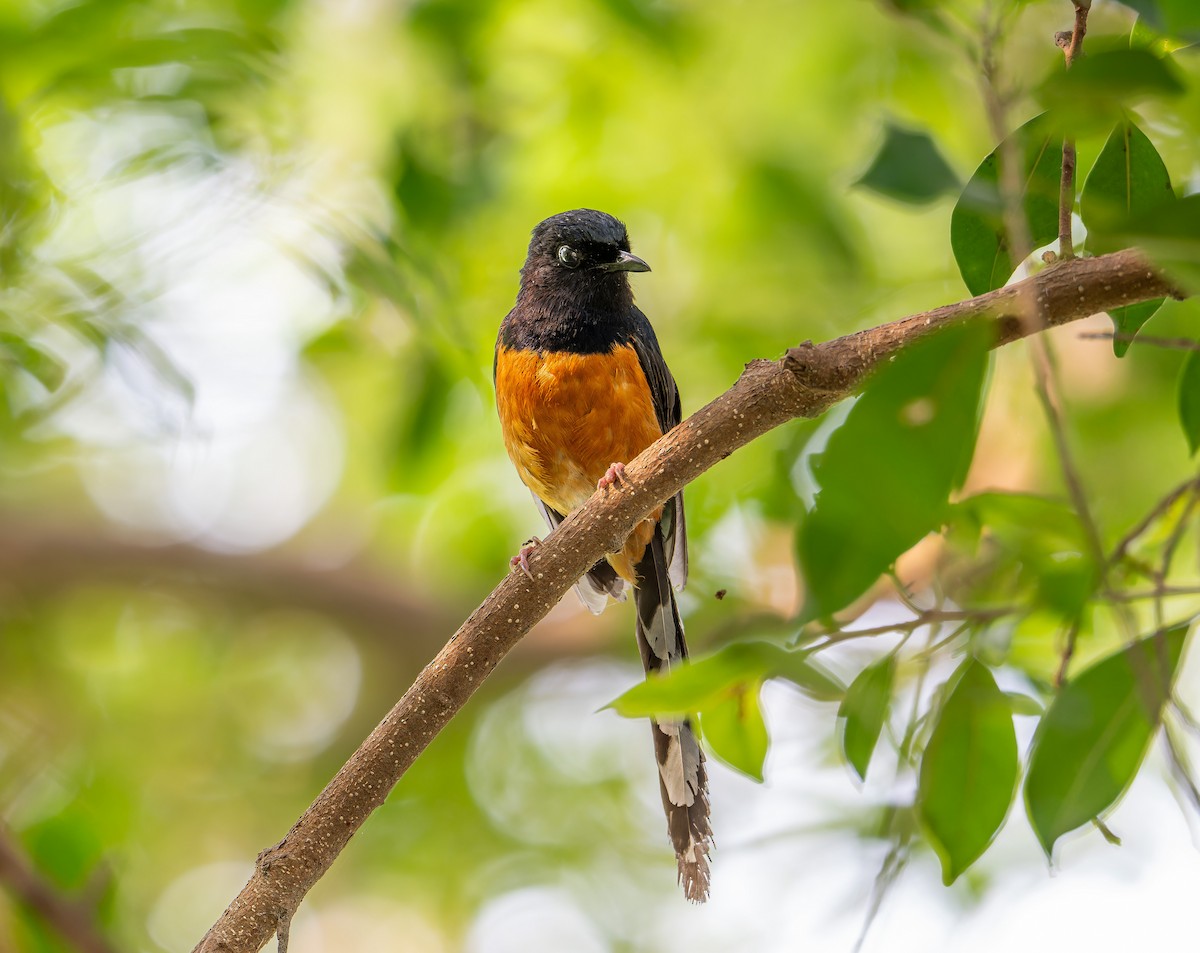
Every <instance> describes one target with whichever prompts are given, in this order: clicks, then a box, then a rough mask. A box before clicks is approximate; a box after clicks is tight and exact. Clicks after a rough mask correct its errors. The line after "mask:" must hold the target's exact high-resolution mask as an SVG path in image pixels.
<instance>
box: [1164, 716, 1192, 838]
mask: <svg viewBox="0 0 1200 953" xmlns="http://www.w3.org/2000/svg"><path fill="white" fill-rule="evenodd" d="M1163 745H1164V746H1165V747H1166V749H1167V763H1168V764H1169V765H1170V766H1171V774H1172V775H1174V777H1175V780H1176V781H1178V782H1179V785H1180V787H1182V788H1183V791H1184V793H1185V794H1187V799H1188V801H1189V802H1190V803H1191V806H1192V810H1193V811H1195V812H1196V814H1197V815H1200V787H1197V786H1196V779H1195V778H1194V777H1193V774H1194V771H1193V770H1192V764H1191V759H1190V758H1189V757H1188V754H1187V749H1186V748H1185V747H1184V744H1183V740H1182V739H1180V738H1177V737H1176V736H1175V729H1174V727H1173V726H1172V725H1171V720H1170V719H1169V718H1163Z"/></svg>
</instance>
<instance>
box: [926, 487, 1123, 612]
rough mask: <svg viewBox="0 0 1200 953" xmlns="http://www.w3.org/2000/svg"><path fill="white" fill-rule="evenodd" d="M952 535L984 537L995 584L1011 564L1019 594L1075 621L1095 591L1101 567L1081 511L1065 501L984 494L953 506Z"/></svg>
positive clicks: (960, 538)
mask: <svg viewBox="0 0 1200 953" xmlns="http://www.w3.org/2000/svg"><path fill="white" fill-rule="evenodd" d="M949 526H950V532H951V537H952V538H955V539H957V540H958V541H959V543H960V545H962V544H965V543H966V542H968V541H970V540H971V539H982V538H986V539H987V541H988V547H989V550H990V552H991V553H992V566H993V570H992V572H991V573H989V574H988V578H989V580H990V581H991V582H992V584H993V585H994V584H995V583H997V582H1001V581H1003V576H1004V565H1005V563H1008V564H1010V565H1011V566H1012V572H1013V574H1014V581H1015V583H1016V584H1017V585H1018V586H1019V590H1018V591H1019V593H1020V598H1021V599H1023V600H1027V601H1028V602H1029V603H1030V608H1043V609H1049V610H1051V612H1053V614H1054V615H1055V616H1057V617H1059V618H1064V619H1069V620H1072V621H1074V620H1076V619H1077V618H1078V616H1079V614H1080V613H1081V612H1082V611H1083V609H1084V607H1085V606H1086V605H1087V603H1088V600H1089V599H1090V598H1091V596H1092V595H1093V593H1094V592H1095V590H1096V586H1097V585H1098V584H1099V580H1100V570H1099V568H1098V567H1097V566H1096V564H1095V561H1094V559H1093V558H1092V554H1091V547H1090V546H1089V544H1088V542H1087V536H1086V534H1085V532H1084V529H1083V525H1082V523H1081V522H1080V521H1079V516H1078V514H1076V513H1075V511H1074V510H1073V509H1072V508H1071V507H1070V506H1069V505H1068V504H1067V503H1065V502H1063V501H1061V500H1053V499H1049V498H1046V497H1040V496H1035V495H1032V494H1026V493H980V494H976V495H975V496H971V497H968V498H966V499H964V500H961V501H960V502H958V503H956V504H955V505H954V506H953V507H952V508H951V510H950V515H949Z"/></svg>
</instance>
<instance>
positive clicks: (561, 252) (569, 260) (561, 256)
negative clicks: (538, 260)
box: [558, 245, 579, 268]
mask: <svg viewBox="0 0 1200 953" xmlns="http://www.w3.org/2000/svg"><path fill="white" fill-rule="evenodd" d="M558 260H559V261H561V262H562V263H563V264H564V265H566V266H567V267H568V268H574V267H575V266H576V265H578V264H579V252H577V251H576V250H575V249H574V248H572V247H571V246H570V245H559V246H558Z"/></svg>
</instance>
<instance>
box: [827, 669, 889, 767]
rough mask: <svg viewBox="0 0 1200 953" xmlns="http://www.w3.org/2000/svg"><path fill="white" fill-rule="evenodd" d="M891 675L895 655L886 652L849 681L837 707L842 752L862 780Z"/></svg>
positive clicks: (882, 716)
mask: <svg viewBox="0 0 1200 953" xmlns="http://www.w3.org/2000/svg"><path fill="white" fill-rule="evenodd" d="M895 678H896V656H895V655H888V656H887V657H886V658H883V659H880V660H879V661H878V662H875V663H873V664H871V665H868V666H867V667H866V668H864V669H863V670H862V671H861V672H859V673H858V677H857V678H855V679H854V681H852V682H851V683H850V687H849V688H847V689H846V697H845V698H844V699H842V704H841V706H840V707H839V708H838V718H839V720H840V721H841V725H842V753H843V754H844V755H845V756H846V760H847V761H848V762H849V763H850V766H851V767H852V768H854V771H855V773H856V774H858V776H859V778H861V779H863V780H866V777H867V766H868V765H869V764H870V762H871V755H872V754H873V753H874V751H875V745H876V744H877V743H878V741H879V734H880V732H881V731H882V730H883V723H884V721H885V720H886V718H887V712H888V705H889V703H890V701H891V697H892V684H893V682H894V681H895Z"/></svg>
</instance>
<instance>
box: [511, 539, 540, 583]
mask: <svg viewBox="0 0 1200 953" xmlns="http://www.w3.org/2000/svg"><path fill="white" fill-rule="evenodd" d="M541 542H542V541H541V540H540V539H538V538H537V537H536V536H532V537H530V538H529V539H527V540H525V545H524V546H522V547H521V550H520V552H518V553H517V555H515V556H513V558H512V559H510V560H509V561H508V569H509V572H512V571H513V570H514V569H519V570H521V572H523V573H525V575H526V576H528V577H529V578H530V579H532V578H533V573H532V572H530V570H529V554H530V553H532V552H533V551H534V550H535V549H537V548H538V546H540V545H541Z"/></svg>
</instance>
